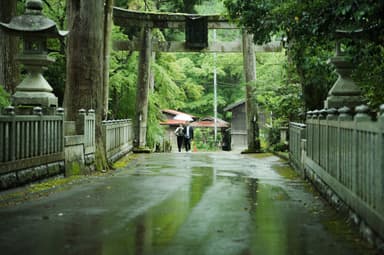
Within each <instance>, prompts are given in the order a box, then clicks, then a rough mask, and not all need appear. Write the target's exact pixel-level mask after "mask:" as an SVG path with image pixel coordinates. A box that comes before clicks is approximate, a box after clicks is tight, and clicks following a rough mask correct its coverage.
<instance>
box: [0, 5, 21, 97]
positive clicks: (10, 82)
mask: <svg viewBox="0 0 384 255" xmlns="http://www.w3.org/2000/svg"><path fill="white" fill-rule="evenodd" d="M16 6H17V1H14V0H1V1H0V21H1V22H4V23H9V22H10V20H11V18H12V17H13V16H16ZM18 45H19V39H18V38H17V37H15V36H9V35H8V34H6V33H4V32H3V31H2V30H1V29H0V86H3V87H4V88H5V90H6V91H7V92H8V93H11V94H13V93H14V92H15V88H16V86H17V84H18V82H19V81H20V80H19V79H20V75H19V74H20V72H19V65H18V64H17V62H16V61H15V58H16V56H17V53H18V51H19V47H18Z"/></svg>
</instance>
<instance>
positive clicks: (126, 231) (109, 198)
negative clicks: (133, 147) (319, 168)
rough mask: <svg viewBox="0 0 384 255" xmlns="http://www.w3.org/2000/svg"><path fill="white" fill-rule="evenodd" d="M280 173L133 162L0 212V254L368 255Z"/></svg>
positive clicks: (257, 164) (173, 161) (161, 160)
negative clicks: (114, 171)
mask: <svg viewBox="0 0 384 255" xmlns="http://www.w3.org/2000/svg"><path fill="white" fill-rule="evenodd" d="M282 169H283V170H282ZM278 170H279V171H278ZM282 171H285V172H284V174H282ZM290 171H291V170H289V169H288V168H287V167H286V165H285V163H284V162H280V161H279V160H278V158H276V157H274V156H270V155H266V156H265V157H261V158H260V157H255V156H252V155H240V154H234V153H227V152H225V153H224V152H221V153H174V154H148V155H147V154H146V155H138V157H137V159H135V161H134V162H131V163H130V164H129V165H128V166H126V167H125V168H122V169H119V170H117V171H116V173H115V174H114V175H112V176H106V177H94V178H92V181H91V182H89V183H86V184H83V185H81V186H76V187H74V188H72V189H70V190H67V191H63V192H60V193H56V194H52V195H51V196H49V197H46V198H42V199H40V200H37V201H30V202H26V203H24V204H21V205H17V206H12V207H7V208H1V209H0V217H1V219H2V220H1V221H0V229H1V234H0V247H1V253H2V254H93V255H95V254H96V255H97V254H103V255H120V254H124V255H126V254H137V255H141V254H156V255H162V254H172V255H178V254H198V255H200V254H215V255H218V254H220V255H225V254H228V255H246V254H254V255H256V254H263V255H269V254H271V255H284V254H289V255H290V254H297V255H304V254H348V255H354V254H374V252H373V251H371V250H370V249H369V248H368V247H367V246H366V244H365V243H364V242H362V241H360V240H359V238H358V236H357V235H356V234H354V233H353V232H352V231H351V229H350V228H349V227H348V226H346V225H345V224H344V220H343V219H340V217H339V216H337V214H336V213H335V212H334V211H333V210H331V209H330V208H329V207H328V206H327V205H326V204H324V202H323V201H321V199H319V197H317V196H316V194H315V193H313V192H311V191H310V190H311V189H310V187H309V185H307V184H306V183H305V182H303V181H302V180H300V179H299V178H292V177H290V178H287V172H288V173H290V174H288V176H289V175H292V173H291V172H290Z"/></svg>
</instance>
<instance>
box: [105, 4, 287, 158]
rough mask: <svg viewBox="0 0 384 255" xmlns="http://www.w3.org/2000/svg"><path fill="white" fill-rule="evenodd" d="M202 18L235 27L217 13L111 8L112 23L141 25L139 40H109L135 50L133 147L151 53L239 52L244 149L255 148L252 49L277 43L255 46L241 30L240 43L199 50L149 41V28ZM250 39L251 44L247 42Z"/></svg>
mask: <svg viewBox="0 0 384 255" xmlns="http://www.w3.org/2000/svg"><path fill="white" fill-rule="evenodd" d="M195 17H196V18H197V17H204V18H205V19H206V20H207V26H208V29H239V28H238V27H236V25H235V24H232V23H230V22H229V21H228V20H227V19H226V18H224V17H222V16H220V15H196V14H183V13H154V12H139V11H132V10H127V9H122V8H118V7H114V9H113V21H114V23H115V25H118V26H122V27H132V26H135V27H141V28H142V33H141V37H140V39H139V40H134V41H116V42H113V48H114V49H115V50H130V51H139V52H140V57H139V65H140V66H139V74H138V81H137V96H136V108H137V109H136V116H135V119H134V123H135V146H136V147H145V146H146V131H147V128H146V127H147V112H148V92H149V80H150V79H149V77H150V75H149V73H150V61H151V54H152V52H207V53H208V52H209V53H213V52H222V53H224V52H242V53H243V57H244V72H245V75H244V76H245V80H246V83H247V85H246V90H247V92H246V111H247V132H248V150H250V151H255V150H257V149H259V148H255V146H256V144H257V143H256V142H255V141H257V140H258V137H256V136H257V134H258V130H256V131H255V130H254V129H255V123H254V122H255V120H254V116H257V108H256V104H255V102H254V98H253V96H252V95H253V93H252V92H251V90H252V86H251V84H252V82H254V81H255V80H256V65H255V60H254V58H255V54H254V53H255V50H256V51H261V52H272V51H281V46H280V44H279V43H271V44H267V45H262V46H255V45H254V44H253V43H252V35H249V34H247V33H243V39H242V42H240V41H234V42H214V43H209V44H208V46H207V47H205V48H203V49H194V48H188V47H186V43H185V42H158V41H152V36H151V30H152V28H172V29H182V30H184V29H185V26H186V20H187V19H188V18H195ZM250 42H251V43H250Z"/></svg>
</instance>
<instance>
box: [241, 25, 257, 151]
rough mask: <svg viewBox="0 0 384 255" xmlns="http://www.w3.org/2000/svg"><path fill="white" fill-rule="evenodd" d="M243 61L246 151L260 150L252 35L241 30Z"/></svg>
mask: <svg viewBox="0 0 384 255" xmlns="http://www.w3.org/2000/svg"><path fill="white" fill-rule="evenodd" d="M243 63H244V76H245V82H246V99H245V109H246V122H247V134H248V151H249V152H257V151H260V140H259V125H258V115H257V104H256V98H255V96H254V94H255V90H256V84H255V82H256V57H255V48H254V44H253V35H251V34H248V33H247V32H245V31H244V32H243Z"/></svg>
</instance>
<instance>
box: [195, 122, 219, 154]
mask: <svg viewBox="0 0 384 255" xmlns="http://www.w3.org/2000/svg"><path fill="white" fill-rule="evenodd" d="M221 140H222V135H221V133H220V132H218V133H217V138H216V142H215V139H214V130H213V129H212V128H195V129H194V139H193V146H192V147H193V149H194V148H196V150H197V151H216V150H218V149H221V148H219V144H220V143H221Z"/></svg>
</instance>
